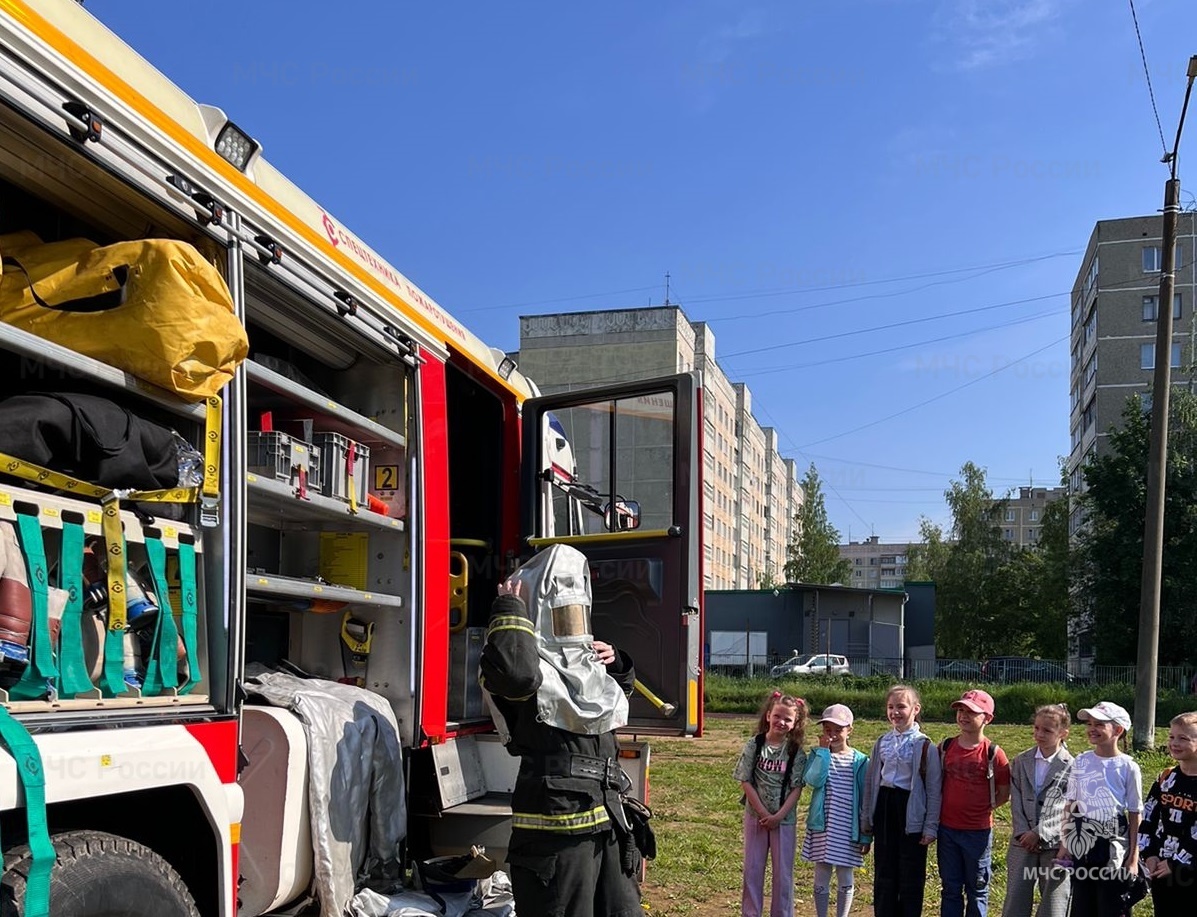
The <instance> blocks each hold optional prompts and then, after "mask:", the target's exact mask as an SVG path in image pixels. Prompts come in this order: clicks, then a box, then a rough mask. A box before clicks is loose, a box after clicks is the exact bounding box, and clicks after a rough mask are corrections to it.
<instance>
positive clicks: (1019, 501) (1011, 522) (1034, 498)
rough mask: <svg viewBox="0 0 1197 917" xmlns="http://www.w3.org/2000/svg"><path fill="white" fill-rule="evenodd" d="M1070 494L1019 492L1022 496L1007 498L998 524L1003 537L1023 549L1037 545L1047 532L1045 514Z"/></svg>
mask: <svg viewBox="0 0 1197 917" xmlns="http://www.w3.org/2000/svg"><path fill="white" fill-rule="evenodd" d="M1067 494H1068V488H1066V487H1020V488H1018V495H1017V496H1013V495H1011V496H1009V497H1007V498H1006V500H1005V507H1004V508H1003V509H1002V510H1001V517H1000V518H998V519H997V520H995V521H996V524H997V525H998V527H999V528H1001V530H1002V537H1003V538H1004V539H1006V541H1009V542H1010V543H1011V544H1016V545H1018V546H1019V547H1023V548H1029V547H1032V546H1034V545H1037V544H1038V543H1039V538H1040V536H1041V535H1042V531H1043V511H1044V510H1045V509H1047V505H1048V504H1049V503H1051V502H1052V501H1054V500H1059V499H1061V498H1062V497H1064V496H1066V495H1067Z"/></svg>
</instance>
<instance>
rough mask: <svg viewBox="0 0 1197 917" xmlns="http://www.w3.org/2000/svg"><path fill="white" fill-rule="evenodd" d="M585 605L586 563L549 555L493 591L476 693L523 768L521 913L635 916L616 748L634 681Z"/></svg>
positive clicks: (557, 552) (578, 557)
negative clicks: (595, 632) (596, 633)
mask: <svg viewBox="0 0 1197 917" xmlns="http://www.w3.org/2000/svg"><path fill="white" fill-rule="evenodd" d="M590 606H591V594H590V571H589V567H588V566H587V563H586V558H585V556H584V555H582V554H581V552H579V551H577V550H575V549H574V548H571V547H568V546H565V545H554V546H553V547H551V548H548V549H546V550H545V551H542V552H540V553H539V554H537V555H536V556H534V557H533V558H532V559H531V560H529V561H528V562H527V563H526V564H524V565H523V566H522V567H520V569H519V570H517V571H516V572H515V573H514V574H512V576H511V577H510V578H509V579H508V580H507V581H506V582H504V583H503V584H502V585H501V586H500V587H499V597H498V598H497V599H496V600H495V602H494V605H493V607H492V609H491V618H490V626H489V628H488V629H487V639H486V645H485V646H484V647H483V650H482V661H481V673H482V686H483V688H484V689H485V691H486V694H487V700H488V703H489V704H490V706H491V712H492V715H493V716H494V718H495V724H496V726H497V728H498V730H499V732H500V734H501V735H502V736H503V739H504V742H505V743H506V745H507V750H508V752H510V753H511V754H513V755H518V756H519V757H520V759H521V760H520V769H519V776H518V777H517V778H516V783H515V791H514V793H513V794H512V800H511V808H512V816H511V845H510V847H509V848H508V856H507V860H508V864H509V866H510V868H511V884H512V889H513V891H514V893H515V906H516V912H517V913H519V914H527V915H538V917H539V915H545V917H555V915H560V917H566V915H568V917H632V915H637V917H639V915H641V914H642V913H643V911H642V910H641V908H640V890H639V886H638V885H637V878H638V876H639V872H640V855H639V852H638V851H637V849H636V846H635V842H634V840H633V839H632V837H631V834H630V832H629V829H628V823H627V819H626V818H625V816H624V812H623V805H622V802H621V796H622V795H623V794H624V793H626V792H627V791H628V789H630V781H629V780H628V778H627V776H626V775H625V774H624V772H623V770H622V769H621V768H620V766H619V748H618V743H617V741H616V738H615V730H616V729H617V728H618V727H620V726H623V725H624V724H626V723H627V719H628V695H629V694H630V693H631V691H632V684H633V681H634V680H635V671H634V670H633V668H632V660H631V659H630V657H629V656H628V655H627V653H624V652H622V651H620V650H617V649H615V648H614V647H613V646H611V645H610V644H607V643H603V642H601V641H597V640H595V639H594V637H593V636H592V634H591V630H590Z"/></svg>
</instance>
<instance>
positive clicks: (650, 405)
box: [545, 392, 675, 535]
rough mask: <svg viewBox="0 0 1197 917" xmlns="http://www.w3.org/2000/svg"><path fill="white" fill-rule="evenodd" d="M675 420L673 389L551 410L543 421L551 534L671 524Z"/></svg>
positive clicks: (652, 527)
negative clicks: (549, 474) (548, 467)
mask: <svg viewBox="0 0 1197 917" xmlns="http://www.w3.org/2000/svg"><path fill="white" fill-rule="evenodd" d="M674 425H675V424H674V396H673V393H672V392H661V393H659V394H654V395H640V396H637V397H634V398H624V399H619V400H616V401H598V402H593V403H590V404H583V405H578V406H575V407H571V408H564V409H557V410H555V411H554V412H553V414H552V415H550V416H549V417H548V418H546V425H545V447H546V450H547V454H546V456H545V460H546V464H550V465H551V467H552V470H553V475H552V480H553V484H554V486H553V493H552V508H551V514H552V519H551V522H550V520H547V519H546V523H550V524H551V525H552V532H551V534H556V535H572V534H587V535H590V534H598V533H602V532H608V531H626V530H628V529H633V528H638V529H665V528H668V527H669V526H670V525H672V524H673V522H674V520H673V493H674V482H673V469H674V451H673V450H674ZM613 463H614V466H613ZM546 534H550V533H547V532H546Z"/></svg>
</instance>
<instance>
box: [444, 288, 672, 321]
mask: <svg viewBox="0 0 1197 917" xmlns="http://www.w3.org/2000/svg"><path fill="white" fill-rule="evenodd" d="M658 289H660V286H659V285H653V286H650V287H629V288H628V289H626V290H610V291H608V292H606V293H580V294H578V295H576V296H558V297H557V298H556V299H533V300H529V301H527V302H509V303H504V304H503V305H501V306H475V307H474V308H473V309H458V310H457V311H458V312H461V313H463V314H464V313H466V312H497V311H498V310H500V309H522V308H523V307H524V306H544V305H548V304H549V303H555V302H571V301H573V300H575V299H599V298H600V297H603V296H621V295H622V294H624V293H643V292H644V291H645V290H658Z"/></svg>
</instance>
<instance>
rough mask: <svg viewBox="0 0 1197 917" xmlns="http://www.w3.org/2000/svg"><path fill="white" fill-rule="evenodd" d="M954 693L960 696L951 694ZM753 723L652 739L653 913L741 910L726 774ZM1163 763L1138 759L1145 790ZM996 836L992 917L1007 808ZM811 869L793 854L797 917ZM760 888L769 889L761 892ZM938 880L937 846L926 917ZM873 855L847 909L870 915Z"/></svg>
mask: <svg viewBox="0 0 1197 917" xmlns="http://www.w3.org/2000/svg"><path fill="white" fill-rule="evenodd" d="M957 696H959V695H957ZM754 726H755V717H752V716H748V715H713V716H708V718H707V730H706V735H705V736H703V737H702V738H700V739H661V738H654V739H653V741H652V758H651V769H652V779H651V800H650V801H651V803H652V809H653V825H654V828H655V830H656V834H657V846H658V851H659V853H658V856H657V859H656V860H654V861H653V862H652V863H651V864H650V866H649V870H648V878H647V880H646V882H645V886H644V900H645V904H646V905H647V909H648V910H649V912H650V913H652V914H655V915H659V917H681V915H686V917H716V915H720V917H725V915H728V914H735V913H738V911H739V906H740V878H741V866H742V865H743V856H742V850H743V839H742V836H741V818H742V813H743V809H742V808H741V807H740V802H739V800H740V786H739V784H738V783H737V782H736V781H735V780H733V779H732V776H731V772H732V768H733V767H734V766H735V762H736V758H737V756H738V755H739V753H740V749H741V748H742V747H743V744H744V742H745V741H746V740H747V739H748V737H749V736H751V735H752V732H753V728H754ZM886 728H888V727H887V724H886V723H884V722H882V721H880V720H867V721H866V720H858V721H857V724H856V731H855V733H854V735H853V741H852V744H853V745H854V746H855V747H857V748H860V749H861V750H863V751H865V752H867V751H869V750H870V749H871V748H872V745H873V742H874V741H875V740H876V739H877V737H878V736H879V735H881V733H882V732H884V731H885V729H886ZM923 729H924V731H925V732H926V733H927V734H928V735H930V736H931V738H932V739H934V740H936V741H939V740H940V739H942V738H944V737H946V736H949V735H954V734H955V733H956V727H955V725H954V724H952V723H925V724H924V726H923ZM986 734H987V735H988V736H989V737H990V738H992V739H994V740H995V741H996V742H997V743H998V744H999V745H1001V746H1002V748H1003V749H1004V750H1005V751H1006V753H1007V754H1008V755H1009V756H1010V757H1011V758H1013V757H1014V755H1016V754H1018V753H1019V752H1022V751H1025V750H1026V749H1027V748H1029V747H1031V745H1032V744H1033V742H1032V739H1031V729H1030V726H1025V725H1024V726H990V727H988V728H987V730H986ZM815 736H817V732H816V729H815V728H813V727H812V728H808V729H807V746H808V747H809V746H811V745H812V744H813V743H814V741H815ZM1068 747H1069V749H1070V750H1071V751H1072V753H1073V754H1078V753H1080V752H1081V751H1084V750H1085V749H1086V748H1087V747H1088V745H1087V743H1086V742H1085V738H1084V734H1083V732H1081V731H1080V730H1078V729H1077V728H1076V726H1075V724H1074V727H1073V731H1072V736H1071V738H1070V740H1069V742H1068ZM1167 764H1168V759H1167V758H1166V757H1164V756H1162V755H1159V754H1150V755H1144V756H1139V765H1140V767H1141V768H1142V770H1143V776H1144V780H1145V782H1146V784H1147V785H1146V786H1145V787H1144V790H1145V791H1146V789H1147V787H1149V786H1150V785H1151V781H1152V780H1153V779H1154V778H1155V776H1156V775H1157V774H1158V773H1159V772H1160V770H1161V769H1162V768H1163V767H1165V766H1166V765H1167ZM806 802H807V799H806V794H805V793H803V796H802V799H801V801H800V803H799V813H798V825H799V828H798V830H799V843H800V844H801V837H802V834H803V832H804V831H805V820H806ZM996 819H997V827H996V829H995V832H994V844H993V854H994V856H993V859H994V879H993V887H992V889H991V891H990V898H989V901H990V913H992V914H1000V913H1001V904H1002V901H1003V900H1004V898H1005V890H1006V868H1005V867H1006V848H1007V846H1008V844H1009V842H1010V807H1009V806H1008V805H1007V806H1003V807H1002V808H1001V809H999V810H998V812H997V815H996ZM811 880H812V868H811V865H810V864H809V863H806V862H804V861H803V860H802V857H801V855H799V857H798V862H797V864H796V866H795V869H794V881H795V884H796V886H797V891H796V893H795V911H794V912H795V914H796V915H799V917H808V915H813V914H814V902H813V900H812V897H811ZM766 890H767V887H766ZM939 891H940V889H939V875H938V872H937V870H936V868H935V848H934V847H933V848H932V849H931V853H930V856H929V858H928V879H927V895H926V899H925V901H924V907H923V912H924V913H925V914H929V915H930V914H938V913H939ZM872 902H873V872H872V857H871V856H869V857H866V858H865V865H864V867H863V868H862V869H860V870H858V871H857V873H856V899H855V903H854V906H853V909H852V913H853V914H854V915H855V914H860V915H868V914H872ZM1135 914H1136V917H1148V915H1150V914H1151V902H1150V900H1148V901H1146V902H1144V903H1142V904H1140V905H1138V906H1137V907H1136V908H1135Z"/></svg>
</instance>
